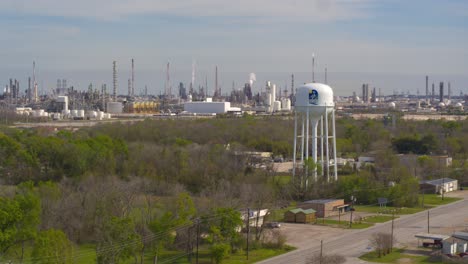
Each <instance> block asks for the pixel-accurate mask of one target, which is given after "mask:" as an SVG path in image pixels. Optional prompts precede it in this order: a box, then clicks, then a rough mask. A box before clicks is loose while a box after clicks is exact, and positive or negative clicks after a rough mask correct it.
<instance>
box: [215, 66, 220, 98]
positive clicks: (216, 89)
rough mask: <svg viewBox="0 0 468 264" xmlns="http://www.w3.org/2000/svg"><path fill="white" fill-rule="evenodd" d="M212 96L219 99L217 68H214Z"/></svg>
mask: <svg viewBox="0 0 468 264" xmlns="http://www.w3.org/2000/svg"><path fill="white" fill-rule="evenodd" d="M214 96H217V97H221V94H220V91H219V90H218V66H216V67H215V89H214Z"/></svg>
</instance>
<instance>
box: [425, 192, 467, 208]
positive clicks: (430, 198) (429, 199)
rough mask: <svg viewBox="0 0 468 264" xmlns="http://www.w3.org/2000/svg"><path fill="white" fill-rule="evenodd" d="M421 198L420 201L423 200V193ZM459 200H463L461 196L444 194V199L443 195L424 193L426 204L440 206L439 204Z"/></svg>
mask: <svg viewBox="0 0 468 264" xmlns="http://www.w3.org/2000/svg"><path fill="white" fill-rule="evenodd" d="M419 200H420V202H422V195H421V198H420V199H419ZM458 200H461V198H455V197H446V196H444V199H443V200H442V196H441V195H437V194H424V205H432V206H438V205H443V204H448V203H453V202H455V201H458Z"/></svg>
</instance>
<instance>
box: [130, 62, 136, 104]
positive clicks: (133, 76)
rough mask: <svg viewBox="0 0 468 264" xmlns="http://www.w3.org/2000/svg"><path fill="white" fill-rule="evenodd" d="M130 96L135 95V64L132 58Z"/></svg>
mask: <svg viewBox="0 0 468 264" xmlns="http://www.w3.org/2000/svg"><path fill="white" fill-rule="evenodd" d="M131 92H132V93H131V96H135V64H134V60H133V58H132V90H131Z"/></svg>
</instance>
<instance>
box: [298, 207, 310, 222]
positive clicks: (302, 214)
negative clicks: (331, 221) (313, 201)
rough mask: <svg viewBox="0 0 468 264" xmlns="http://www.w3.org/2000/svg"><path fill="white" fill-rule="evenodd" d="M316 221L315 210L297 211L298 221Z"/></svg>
mask: <svg viewBox="0 0 468 264" xmlns="http://www.w3.org/2000/svg"><path fill="white" fill-rule="evenodd" d="M314 221H315V210H314V209H307V210H302V209H301V211H299V212H297V213H296V223H303V224H308V223H312V222H314Z"/></svg>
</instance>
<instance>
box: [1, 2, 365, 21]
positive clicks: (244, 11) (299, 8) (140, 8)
mask: <svg viewBox="0 0 468 264" xmlns="http://www.w3.org/2000/svg"><path fill="white" fill-rule="evenodd" d="M370 2H371V1H370V0H237V1H219V0H196V1H193V0H177V1H165V0H134V1H128V0H98V1H96V0H81V1H63V0H3V1H1V2H0V9H1V10H3V12H8V13H15V14H18V15H20V14H21V15H24V14H32V15H43V16H59V17H79V18H88V19H95V20H119V19H123V18H126V17H130V16H133V15H141V14H145V15H176V16H192V17H238V16H241V17H252V18H259V19H261V20H268V21H275V20H279V21H285V20H303V21H311V22H328V21H336V20H346V19H353V18H356V17H362V16H365V15H366V14H365V10H366V8H367V7H368V6H369V3H370Z"/></svg>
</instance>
